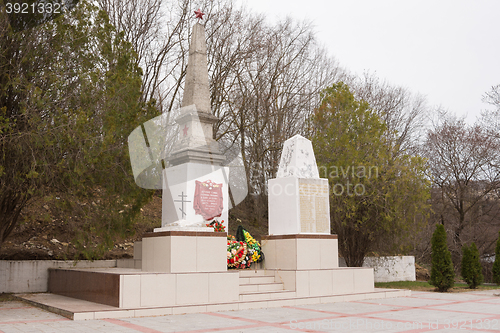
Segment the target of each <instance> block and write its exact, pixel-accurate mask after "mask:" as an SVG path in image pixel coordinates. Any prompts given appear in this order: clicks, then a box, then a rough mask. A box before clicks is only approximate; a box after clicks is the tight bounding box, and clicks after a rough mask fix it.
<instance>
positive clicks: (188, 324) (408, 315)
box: [0, 290, 500, 333]
mask: <svg viewBox="0 0 500 333" xmlns="http://www.w3.org/2000/svg"><path fill="white" fill-rule="evenodd" d="M293 331H297V332H459V331H460V332H500V290H490V291H476V292H467V293H453V294H452V293H434V292H413V293H412V296H411V297H401V298H389V299H376V300H365V301H353V302H343V303H328V304H315V305H304V306H295V307H282V308H271V309H255V310H245V311H226V312H209V313H198V314H185V315H170V316H159V317H146V318H130V319H102V320H86V321H72V320H69V319H66V318H64V317H61V316H59V315H56V314H53V313H50V312H47V311H44V310H42V309H39V308H36V307H33V306H31V305H27V304H26V303H23V302H17V301H14V302H3V303H0V333H2V332H4V333H10V332H106V333H111V332H124V333H125V332H130V333H132V332H144V333H156V332H192V333H195V332H293Z"/></svg>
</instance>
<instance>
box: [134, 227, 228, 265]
mask: <svg viewBox="0 0 500 333" xmlns="http://www.w3.org/2000/svg"><path fill="white" fill-rule="evenodd" d="M226 237H227V235H226V233H225V232H194V231H166V232H154V233H148V234H145V235H144V236H143V238H142V246H141V251H142V270H143V271H145V272H162V273H194V272H225V271H227V259H226V258H227V255H226V253H227V238H226Z"/></svg>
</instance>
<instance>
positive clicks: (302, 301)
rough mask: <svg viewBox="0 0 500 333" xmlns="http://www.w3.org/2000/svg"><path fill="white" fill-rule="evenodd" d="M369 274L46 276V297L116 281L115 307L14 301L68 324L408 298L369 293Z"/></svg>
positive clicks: (35, 298)
mask: <svg viewBox="0 0 500 333" xmlns="http://www.w3.org/2000/svg"><path fill="white" fill-rule="evenodd" d="M69 271H72V272H69ZM369 273H371V270H370V269H364V268H361V269H350V268H337V269H331V270H309V271H282V270H260V271H255V270H243V271H237V270H231V271H228V272H223V273H179V274H169V273H148V272H142V271H140V270H132V269H129V270H126V269H112V270H110V269H107V270H104V269H103V270H96V269H93V270H51V276H52V275H53V276H54V277H55V278H53V279H51V290H52V291H54V290H57V289H58V288H59V289H61V288H63V286H64V281H70V279H73V281H74V282H77V283H79V285H80V284H81V286H80V287H79V288H80V289H82V290H81V291H82V292H83V291H84V290H83V289H84V288H83V287H84V286H87V287H89V286H92V288H94V290H96V289H99V288H101V289H100V290H102V286H103V285H105V281H109V280H116V281H117V283H116V284H114V285H113V284H111V285H109V287H112V288H111V290H110V291H107V292H106V294H107V295H108V296H107V297H108V298H109V299H110V300H112V301H113V304H117V305H116V306H113V305H109V304H100V303H97V302H95V301H88V300H81V299H77V298H74V297H67V296H65V295H60V294H55V293H53V294H27V295H16V296H18V297H21V298H22V299H24V300H26V301H28V302H31V303H33V304H35V305H38V306H41V307H43V308H45V309H47V310H49V311H53V312H56V313H58V314H61V315H63V316H66V317H68V318H70V319H73V320H85V319H102V318H131V317H144V316H159V315H168V314H181V313H195V312H198V313H199V312H207V311H229V310H246V309H255V308H267V307H282V306H298V305H306V304H319V303H333V302H346V301H356V300H364V299H376V298H389V297H401V296H410V295H411V292H410V291H409V290H391V289H374V288H373V285H370V283H367V282H366V280H368V281H369V280H370V279H369V276H368V275H369ZM92 275H93V276H92ZM97 275H101V276H100V277H96V276H97ZM112 275H114V276H112ZM56 276H58V277H56ZM372 276H373V273H372ZM59 278H62V280H61V279H59ZM82 281H87V282H82ZM99 281H100V282H99ZM293 288H294V289H293ZM71 292H72V296H77V295H76V294H75V287H73V288H72V289H71ZM86 294H87V295H95V294H96V292H90V291H89V290H87V291H86ZM111 296H112V297H111Z"/></svg>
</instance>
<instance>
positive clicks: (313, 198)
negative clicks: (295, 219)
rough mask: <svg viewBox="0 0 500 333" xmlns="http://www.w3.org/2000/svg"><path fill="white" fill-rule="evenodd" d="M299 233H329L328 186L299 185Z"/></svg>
mask: <svg viewBox="0 0 500 333" xmlns="http://www.w3.org/2000/svg"><path fill="white" fill-rule="evenodd" d="M299 202H300V231H301V232H304V233H316V232H319V233H329V232H330V230H329V228H330V223H329V219H330V216H329V206H328V204H329V202H328V184H311V183H299Z"/></svg>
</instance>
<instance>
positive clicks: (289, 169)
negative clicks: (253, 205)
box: [268, 135, 330, 235]
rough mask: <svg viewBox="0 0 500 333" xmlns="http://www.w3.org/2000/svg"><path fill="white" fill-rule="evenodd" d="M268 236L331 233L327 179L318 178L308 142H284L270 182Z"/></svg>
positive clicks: (293, 138) (299, 139)
mask: <svg viewBox="0 0 500 333" xmlns="http://www.w3.org/2000/svg"><path fill="white" fill-rule="evenodd" d="M268 185H269V186H268V188H269V235H289V234H326V235H329V234H330V208H329V207H330V206H329V199H328V198H329V196H328V179H321V178H319V173H318V167H317V165H316V158H315V157H314V151H313V148H312V144H311V141H309V140H307V139H306V138H304V137H302V136H300V135H295V136H294V137H292V138H290V139H288V140H286V141H285V144H284V145H283V152H282V153H281V161H280V165H279V169H278V175H277V178H276V179H270V180H269V183H268Z"/></svg>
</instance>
